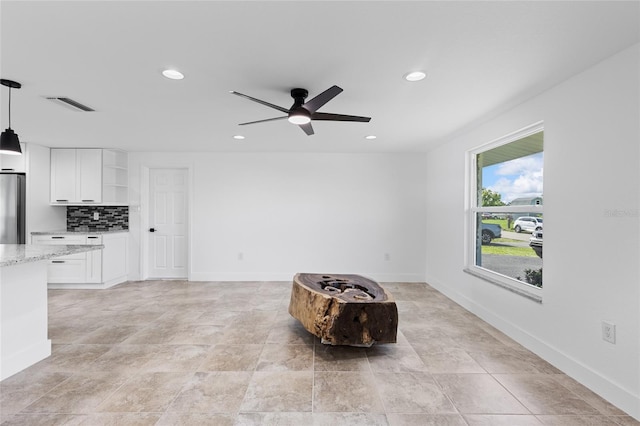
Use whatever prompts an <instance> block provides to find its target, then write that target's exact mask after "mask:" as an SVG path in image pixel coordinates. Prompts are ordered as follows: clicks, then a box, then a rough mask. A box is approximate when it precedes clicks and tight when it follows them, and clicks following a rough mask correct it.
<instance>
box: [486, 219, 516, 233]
mask: <svg viewBox="0 0 640 426" xmlns="http://www.w3.org/2000/svg"><path fill="white" fill-rule="evenodd" d="M482 221H483V222H484V223H495V224H496V225H500V227H501V228H502V229H504V230H505V231H512V230H513V229H509V228H507V219H482Z"/></svg>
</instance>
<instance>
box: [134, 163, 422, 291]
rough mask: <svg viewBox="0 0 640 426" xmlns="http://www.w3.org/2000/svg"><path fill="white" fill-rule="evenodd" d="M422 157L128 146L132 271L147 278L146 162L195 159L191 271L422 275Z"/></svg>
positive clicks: (233, 275) (227, 275)
mask: <svg viewBox="0 0 640 426" xmlns="http://www.w3.org/2000/svg"><path fill="white" fill-rule="evenodd" d="M424 165H425V155H424V154H417V155H416V154H408V155H386V154H294V153H280V154H273V153H251V154H247V153H202V152H201V153H148V152H144V153H130V154H129V166H130V201H131V205H132V206H133V207H132V208H131V213H130V231H131V232H130V234H131V241H132V247H131V248H132V250H131V252H132V257H131V262H130V268H131V274H130V278H131V279H140V278H144V273H143V268H141V267H140V253H141V251H142V247H143V245H144V239H145V238H147V236H148V233H147V232H145V231H146V226H145V227H144V229H143V226H144V225H145V216H146V215H148V209H147V208H146V205H145V204H146V197H147V196H148V195H147V194H146V192H147V188H146V186H147V184H146V183H145V174H146V173H148V168H149V167H151V168H155V167H168V168H171V167H189V168H191V180H192V182H191V188H192V193H191V200H192V209H191V237H192V240H191V271H190V279H191V280H290V279H292V278H293V275H294V274H295V273H296V272H331V273H341V272H342V273H358V274H363V275H366V276H369V277H372V278H374V279H377V280H380V281H423V280H424V255H425V240H424V235H425V232H426V231H425V221H424V218H425V215H426V207H425V206H426V197H425V193H426V184H425V181H426V178H425V167H424ZM136 206H141V209H140V211H137V208H136ZM240 252H242V253H243V260H238V253H240ZM385 253H388V254H389V258H390V260H388V261H387V260H385Z"/></svg>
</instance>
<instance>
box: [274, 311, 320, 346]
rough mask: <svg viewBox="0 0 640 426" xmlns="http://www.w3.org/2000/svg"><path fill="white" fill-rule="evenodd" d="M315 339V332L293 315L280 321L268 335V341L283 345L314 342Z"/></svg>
mask: <svg viewBox="0 0 640 426" xmlns="http://www.w3.org/2000/svg"><path fill="white" fill-rule="evenodd" d="M313 341H314V336H313V334H311V333H309V332H308V331H307V330H306V329H305V328H304V327H303V326H302V324H300V323H299V322H298V321H297V320H296V319H294V318H293V317H291V316H289V318H288V319H287V321H285V322H282V321H278V322H277V323H276V325H275V326H274V327H273V328H272V329H271V331H270V332H269V335H268V336H267V343H274V344H282V345H301V344H302V345H305V344H313Z"/></svg>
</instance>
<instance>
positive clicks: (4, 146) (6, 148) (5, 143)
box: [0, 78, 22, 155]
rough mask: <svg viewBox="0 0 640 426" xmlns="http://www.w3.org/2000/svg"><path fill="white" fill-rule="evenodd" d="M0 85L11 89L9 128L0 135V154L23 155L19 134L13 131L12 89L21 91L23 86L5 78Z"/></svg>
mask: <svg viewBox="0 0 640 426" xmlns="http://www.w3.org/2000/svg"><path fill="white" fill-rule="evenodd" d="M0 84H2V85H3V86H6V87H8V88H9V127H8V128H7V129H6V130H5V131H4V132H2V134H1V135H0V154H9V155H22V149H20V140H19V139H18V134H17V133H16V132H14V131H13V129H11V89H19V88H21V87H22V84H20V83H18V82H17V81H13V80H5V79H4V78H3V79H0Z"/></svg>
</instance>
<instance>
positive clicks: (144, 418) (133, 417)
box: [80, 413, 162, 426]
mask: <svg viewBox="0 0 640 426" xmlns="http://www.w3.org/2000/svg"><path fill="white" fill-rule="evenodd" d="M160 416H162V414H161V413H92V414H88V415H87V416H86V417H85V418H84V420H83V421H82V422H81V423H80V424H81V425H82V426H153V425H155V424H156V423H157V422H158V420H159V419H160Z"/></svg>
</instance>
